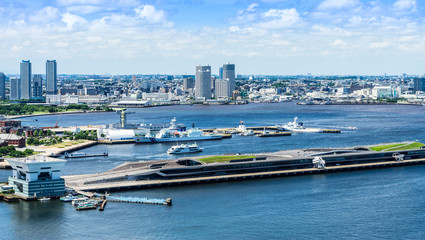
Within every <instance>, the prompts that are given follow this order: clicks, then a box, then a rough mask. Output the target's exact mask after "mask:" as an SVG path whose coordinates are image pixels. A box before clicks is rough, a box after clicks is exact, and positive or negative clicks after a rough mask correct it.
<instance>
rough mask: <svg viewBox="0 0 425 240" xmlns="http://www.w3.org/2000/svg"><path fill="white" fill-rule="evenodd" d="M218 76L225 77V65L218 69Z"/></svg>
mask: <svg viewBox="0 0 425 240" xmlns="http://www.w3.org/2000/svg"><path fill="white" fill-rule="evenodd" d="M218 78H219V79H223V67H220V68H219V69H218Z"/></svg>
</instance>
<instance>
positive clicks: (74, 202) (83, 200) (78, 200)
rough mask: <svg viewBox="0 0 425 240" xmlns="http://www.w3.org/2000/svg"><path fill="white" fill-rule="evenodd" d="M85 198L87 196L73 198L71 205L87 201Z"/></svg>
mask: <svg viewBox="0 0 425 240" xmlns="http://www.w3.org/2000/svg"><path fill="white" fill-rule="evenodd" d="M87 200H88V198H87V197H81V198H76V199H73V200H72V205H73V206H76V205H78V204H81V203H84V202H87Z"/></svg>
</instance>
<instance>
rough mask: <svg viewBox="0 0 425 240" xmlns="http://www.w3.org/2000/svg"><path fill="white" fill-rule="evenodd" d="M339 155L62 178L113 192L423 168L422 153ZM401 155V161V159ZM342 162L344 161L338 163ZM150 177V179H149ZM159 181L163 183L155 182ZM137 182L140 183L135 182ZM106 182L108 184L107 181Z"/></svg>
mask: <svg viewBox="0 0 425 240" xmlns="http://www.w3.org/2000/svg"><path fill="white" fill-rule="evenodd" d="M307 151H310V150H307ZM338 151H342V150H338ZM338 151H337V150H331V151H327V152H325V153H316V152H314V153H312V154H311V155H310V156H311V157H310V158H299V159H294V160H290V159H291V158H290V157H288V158H287V160H282V159H281V158H282V156H288V155H281V156H278V155H276V154H277V153H276V154H275V155H269V156H268V158H269V160H265V159H264V158H259V157H257V158H256V160H250V161H246V162H236V163H232V162H230V163H215V164H202V165H200V166H199V167H198V166H192V165H191V164H193V163H194V162H193V161H192V160H177V162H179V161H185V162H184V163H183V162H181V163H182V164H188V165H186V166H188V167H183V166H182V167H176V166H174V165H173V164H175V163H172V164H171V165H170V167H168V168H167V167H166V166H165V165H166V164H167V163H168V162H170V161H169V160H168V162H167V161H163V162H164V163H162V165H161V166H162V167H160V168H155V169H152V168H150V165H152V164H157V165H158V164H160V163H159V162H156V163H130V164H127V165H123V166H119V167H117V168H116V169H115V170H114V169H113V170H111V171H108V172H106V173H105V174H88V175H80V176H65V179H66V182H67V185H68V186H69V187H71V188H73V189H76V190H83V191H96V192H101V191H108V192H112V191H126V190H134V189H148V188H158V187H171V186H181V185H191V184H203V183H214V182H223V181H244V180H248V179H261V178H272V177H289V176H298V175H311V174H327V173H333V172H345V171H358V170H364V169H375V168H389V167H401V166H409V165H417V164H425V150H414V151H412V153H411V154H408V155H405V154H406V152H402V153H398V152H387V153H385V155H383V154H382V153H373V152H367V153H362V154H359V153H358V152H352V153H350V152H349V150H347V149H346V150H345V151H346V152H343V153H338ZM294 152H295V151H294ZM298 152H299V151H298ZM304 153H305V152H304ZM304 153H302V152H301V153H300V152H299V153H298V154H299V155H303V154H304ZM283 154H287V153H283ZM402 154H403V157H401V158H400V156H401V155H402ZM318 156H320V157H319V158H321V156H323V159H325V160H326V166H325V164H324V165H323V166H322V167H321V168H317V167H315V165H314V164H313V163H314V160H315V158H317V157H318ZM341 158H344V159H345V160H341ZM274 159H275V160H274ZM190 161H192V162H190ZM324 162H325V161H323V163H324ZM138 164H143V165H145V167H142V166H137V165H138ZM149 164H150V165H149ZM171 166H173V167H171ZM279 168H281V170H279ZM285 168H286V169H285ZM186 169H187V170H186ZM197 169H199V170H197ZM143 175H146V176H148V178H144V179H143V177H142V176H143ZM154 175H157V177H156V178H155V177H154ZM206 175H208V176H206ZM151 177H152V179H150V178H151ZM158 177H162V178H163V179H158ZM138 178H139V180H137V179H138ZM167 178H168V179H167ZM108 179H111V180H110V181H108Z"/></svg>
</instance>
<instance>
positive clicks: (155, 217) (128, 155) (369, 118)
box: [0, 103, 425, 239]
mask: <svg viewBox="0 0 425 240" xmlns="http://www.w3.org/2000/svg"><path fill="white" fill-rule="evenodd" d="M131 111H135V112H136V113H135V114H132V115H129V116H128V118H129V122H140V123H167V122H169V121H170V120H171V118H172V117H176V118H177V121H178V122H180V123H184V124H185V125H186V126H191V125H192V123H193V122H195V123H196V126H197V127H200V128H214V127H216V128H219V127H236V126H237V125H238V124H239V121H241V120H242V121H244V122H245V124H246V125H247V126H265V125H276V124H286V123H287V122H289V121H292V120H293V117H295V116H298V119H299V121H301V122H304V125H305V126H307V127H323V128H339V129H341V130H342V133H341V134H324V133H308V134H307V133H304V134H302V133H298V134H294V135H293V136H290V137H274V138H258V137H256V136H246V137H242V136H233V138H230V139H223V140H220V141H205V142H198V145H199V146H200V147H202V148H205V150H204V152H202V153H196V154H194V155H195V156H196V155H209V154H223V153H235V152H239V153H256V152H272V151H278V150H283V149H297V148H311V147H345V146H347V147H348V146H354V145H368V144H377V143H382V142H394V141H414V140H418V141H421V142H425V131H424V130H423V125H424V120H423V119H425V107H419V106H399V105H373V106H371V105H349V106H340V105H325V106H311V105H305V106H298V105H295V104H294V103H276V104H248V105H241V106H232V105H222V106H200V105H193V106H169V107H157V108H145V109H131ZM57 118H58V116H39V117H31V118H25V119H23V120H25V121H26V122H24V123H25V125H33V126H37V125H38V126H50V125H51V126H53V125H54V124H55V122H56V120H57ZM35 119H37V120H38V121H34V120H35ZM118 121H119V116H118V115H117V114H116V113H113V112H111V113H98V114H75V115H63V116H62V117H61V119H60V121H59V123H58V125H60V126H76V125H89V124H92V125H99V124H106V123H115V122H118ZM352 127H356V128H357V129H349V128H352ZM171 145H173V144H171V143H167V144H120V145H97V146H94V147H91V148H88V149H84V150H82V151H83V152H85V153H87V154H90V153H99V152H103V151H105V150H107V151H108V153H109V156H108V157H94V158H82V159H69V160H68V162H67V163H66V165H65V168H64V171H63V174H65V175H69V174H82V173H95V172H101V171H105V170H108V169H111V168H113V167H115V166H118V165H119V164H121V163H124V162H128V161H150V160H154V159H167V158H176V157H181V155H180V156H173V155H167V154H166V150H167V149H168V148H169V147H170V146H171ZM186 156H187V155H186ZM191 156H193V155H191ZM424 171H425V166H420V165H419V166H409V167H400V168H389V169H377V170H367V171H358V172H345V173H335V174H326V175H316V176H299V177H290V178H275V179H265V180H249V181H243V182H227V183H217V184H206V185H197V186H183V187H172V188H171V187H170V188H161V189H150V190H140V191H131V192H120V193H114V194H116V195H119V196H128V197H149V198H160V199H164V198H168V197H170V198H172V199H173V206H156V205H143V204H135V203H115V202H111V203H108V205H107V207H106V209H105V211H104V212H99V211H86V212H77V211H75V209H74V208H73V207H72V206H71V204H65V203H61V202H59V201H50V202H49V201H47V202H21V203H20V204H6V203H3V202H0V213H1V218H0V227H1V228H2V229H8V231H3V233H2V234H0V239H3V238H4V239H53V238H54V239H56V238H70V239H93V238H99V237H102V238H105V239H125V238H127V239H219V238H227V239H268V238H270V239H281V238H291V239H306V238H307V239H313V238H326V239H341V238H342V239H358V238H362V239H400V238H406V239H424V238H425V231H424V230H422V222H423V220H425V204H424V201H423V199H424V196H425V188H424V187H425V186H424V185H425V176H424V174H423V173H424ZM8 175H10V171H9V170H0V181H6V179H7V176H8Z"/></svg>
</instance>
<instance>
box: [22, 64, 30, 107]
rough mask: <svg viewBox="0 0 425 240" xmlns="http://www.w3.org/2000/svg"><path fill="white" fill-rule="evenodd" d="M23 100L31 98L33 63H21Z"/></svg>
mask: <svg viewBox="0 0 425 240" xmlns="http://www.w3.org/2000/svg"><path fill="white" fill-rule="evenodd" d="M20 98H21V99H30V98H31V62H30V60H28V61H24V60H22V62H21V97H20Z"/></svg>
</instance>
